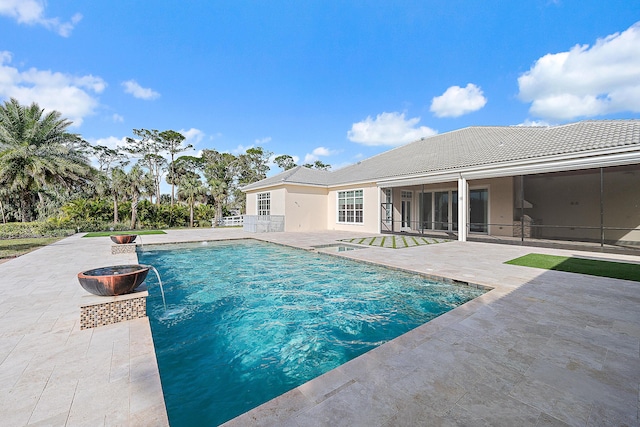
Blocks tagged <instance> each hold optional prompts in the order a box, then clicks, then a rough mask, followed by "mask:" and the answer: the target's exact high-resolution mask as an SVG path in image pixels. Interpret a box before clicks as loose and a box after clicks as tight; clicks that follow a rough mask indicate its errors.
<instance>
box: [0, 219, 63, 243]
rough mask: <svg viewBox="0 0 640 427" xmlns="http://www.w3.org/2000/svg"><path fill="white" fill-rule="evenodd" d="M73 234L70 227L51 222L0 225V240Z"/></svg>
mask: <svg viewBox="0 0 640 427" xmlns="http://www.w3.org/2000/svg"><path fill="white" fill-rule="evenodd" d="M74 233H75V230H73V229H72V228H70V227H59V226H58V225H57V224H55V223H52V222H43V221H34V222H9V223H7V224H0V239H25V238H33V237H65V236H70V235H72V234H74Z"/></svg>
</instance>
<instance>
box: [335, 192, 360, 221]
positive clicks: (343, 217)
mask: <svg viewBox="0 0 640 427" xmlns="http://www.w3.org/2000/svg"><path fill="white" fill-rule="evenodd" d="M358 199H359V200H360V203H359V204H357V203H356V200H358ZM336 201H337V204H336V207H337V215H336V221H337V222H338V223H339V224H364V190H363V189H357V190H344V191H338V193H337V195H336ZM342 201H344V203H343V204H341V202H342ZM349 202H352V203H349Z"/></svg>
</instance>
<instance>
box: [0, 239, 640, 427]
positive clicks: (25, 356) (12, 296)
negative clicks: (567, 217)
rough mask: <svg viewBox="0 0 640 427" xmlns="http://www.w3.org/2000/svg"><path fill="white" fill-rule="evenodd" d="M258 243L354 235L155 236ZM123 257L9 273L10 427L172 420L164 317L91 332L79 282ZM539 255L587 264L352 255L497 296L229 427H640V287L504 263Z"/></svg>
mask: <svg viewBox="0 0 640 427" xmlns="http://www.w3.org/2000/svg"><path fill="white" fill-rule="evenodd" d="M247 237H248V238H260V239H264V240H271V241H274V242H278V243H281V244H288V245H293V246H298V247H303V248H310V247H312V246H315V245H321V244H327V243H332V242H335V241H336V240H338V239H342V238H347V237H354V233H339V232H319V233H269V234H247V233H243V232H242V231H241V230H239V229H233V230H221V229H196V230H185V231H169V232H168V234H167V235H150V236H142V241H143V243H145V244H147V243H164V242H173V241H196V240H213V239H233V238H247ZM110 249H111V242H110V240H109V239H108V238H91V239H82V238H80V236H79V235H76V236H73V237H70V238H68V239H65V240H62V241H60V242H58V243H56V244H53V245H50V246H48V247H46V248H43V249H40V250H38V251H35V252H33V253H31V254H28V255H25V256H22V257H20V258H17V259H14V260H11V261H9V262H6V263H3V264H0V320H1V321H0V338H1V339H0V419H1V420H2V421H1V422H0V423H1V424H2V425H3V426H4V425H6V426H14V425H15V426H23V425H33V426H35V425H53V426H63V425H66V426H76V425H78V426H84V425H91V426H94V425H100V426H103V425H104V426H111V425H125V426H126V425H130V426H146V425H148V426H163V425H167V424H168V422H167V417H166V410H165V407H164V401H163V398H162V391H161V386H160V380H159V375H158V372H157V365H156V360H155V355H154V349H153V341H152V338H151V331H150V327H149V322H148V320H147V319H146V318H145V319H137V320H133V321H128V322H123V323H119V324H115V325H109V326H103V327H99V328H95V329H88V330H80V328H79V318H80V309H79V305H80V302H81V301H82V300H83V298H84V297H85V295H88V294H86V292H85V291H84V290H82V288H80V286H79V285H78V283H77V280H76V277H75V276H76V274H77V273H78V272H79V271H82V270H86V269H89V268H94V267H99V266H104V265H113V264H116V263H130V262H135V261H136V259H135V254H122V255H111V252H110ZM533 251H535V252H545V253H554V254H556V253H557V254H566V253H574V252H572V251H562V250H552V249H541V248H527V247H519V246H505V245H496V244H485V243H473V242H468V243H458V242H450V243H442V244H437V245H430V246H420V247H415V248H404V249H395V250H394V249H384V248H373V247H372V248H366V249H363V250H357V251H349V252H343V253H342V254H344V255H345V256H347V257H350V258H355V259H361V260H364V261H369V262H376V263H381V264H386V265H390V266H393V267H397V268H405V269H409V270H414V271H419V272H423V273H427V274H432V275H437V276H444V277H450V278H456V279H460V280H465V281H469V282H474V283H478V284H482V285H487V286H490V287H493V288H494V290H492V291H490V292H488V293H486V294H485V295H483V296H482V297H480V298H478V299H476V300H474V301H472V302H470V303H467V304H466V305H464V306H462V307H460V308H458V309H456V310H453V311H451V312H449V313H447V314H445V315H444V316H441V317H439V318H437V319H435V320H434V321H432V322H429V323H427V324H426V325H423V326H421V327H419V328H417V329H415V330H413V331H411V332H410V333H408V334H405V335H403V336H402V337H400V338H398V339H396V340H394V341H391V342H389V343H387V344H385V345H383V346H381V347H379V348H377V349H375V350H372V351H370V352H368V353H366V354H365V355H363V356H361V357H359V358H357V359H354V360H352V361H351V362H349V363H347V364H345V365H343V366H341V367H339V368H337V369H335V370H333V371H331V372H329V373H327V374H325V375H323V376H321V377H319V378H317V379H315V380H312V381H310V382H309V383H307V384H304V385H302V386H300V387H298V388H296V389H294V390H292V391H290V392H289V393H287V394H285V395H283V396H280V397H279V398H277V399H274V400H273V401H271V402H267V403H266V404H264V405H262V406H260V407H258V408H256V409H254V410H253V411H250V412H248V413H247V414H244V415H242V416H240V417H238V418H236V419H234V420H232V421H230V422H229V423H228V425H230V426H245V425H277V426H318V425H326V426H335V425H349V426H353V425H364V426H404V425H473V426H477V425H505V426H514V425H518V426H526V425H532V426H535V425H540V426H543V425H544V426H563V425H575V426H584V425H607V426H609V425H616V426H617V425H631V426H633V425H640V422H639V421H638V407H639V402H640V391H639V389H640V283H636V282H630V281H623V280H612V279H603V278H595V277H589V276H583V275H577V274H568V273H560V272H549V271H543V270H537V269H531V268H525V267H517V266H510V265H504V264H503V262H504V261H506V260H508V259H512V258H515V257H517V256H520V255H523V254H525V253H529V252H533ZM582 255H584V256H588V257H597V258H610V259H619V260H625V261H630V262H636V263H640V258H639V257H632V256H623V255H606V254H594V253H592V252H590V253H589V252H585V253H582ZM639 268H640V266H639Z"/></svg>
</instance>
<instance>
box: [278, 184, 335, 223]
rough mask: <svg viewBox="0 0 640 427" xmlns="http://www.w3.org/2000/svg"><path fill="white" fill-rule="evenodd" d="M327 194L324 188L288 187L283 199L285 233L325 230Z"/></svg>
mask: <svg viewBox="0 0 640 427" xmlns="http://www.w3.org/2000/svg"><path fill="white" fill-rule="evenodd" d="M327 193H328V190H327V189H326V188H319V187H306V186H304V187H303V186H290V187H288V188H287V190H286V198H285V209H286V216H285V231H318V230H326V227H327ZM283 214H284V212H283Z"/></svg>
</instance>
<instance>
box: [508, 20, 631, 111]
mask: <svg viewBox="0 0 640 427" xmlns="http://www.w3.org/2000/svg"><path fill="white" fill-rule="evenodd" d="M518 85H519V88H520V93H519V94H518V96H519V98H520V99H521V100H523V101H525V102H531V108H530V110H529V111H530V112H531V114H533V115H535V116H537V117H543V118H548V119H556V120H569V119H573V118H576V117H592V116H599V115H605V114H612V113H618V112H623V111H631V112H640V22H638V23H636V24H634V25H633V26H631V27H630V28H629V29H627V30H626V31H624V32H622V33H615V34H612V35H609V36H607V37H605V38H602V39H598V40H597V41H596V43H595V45H593V46H591V47H590V46H589V45H576V46H574V47H573V48H571V49H570V50H569V51H568V52H560V53H553V54H552V53H550V54H547V55H545V56H543V57H542V58H540V59H538V60H537V61H536V62H535V64H534V65H533V66H532V67H531V69H530V70H529V71H527V72H526V73H524V74H523V75H521V76H520V77H519V78H518Z"/></svg>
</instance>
